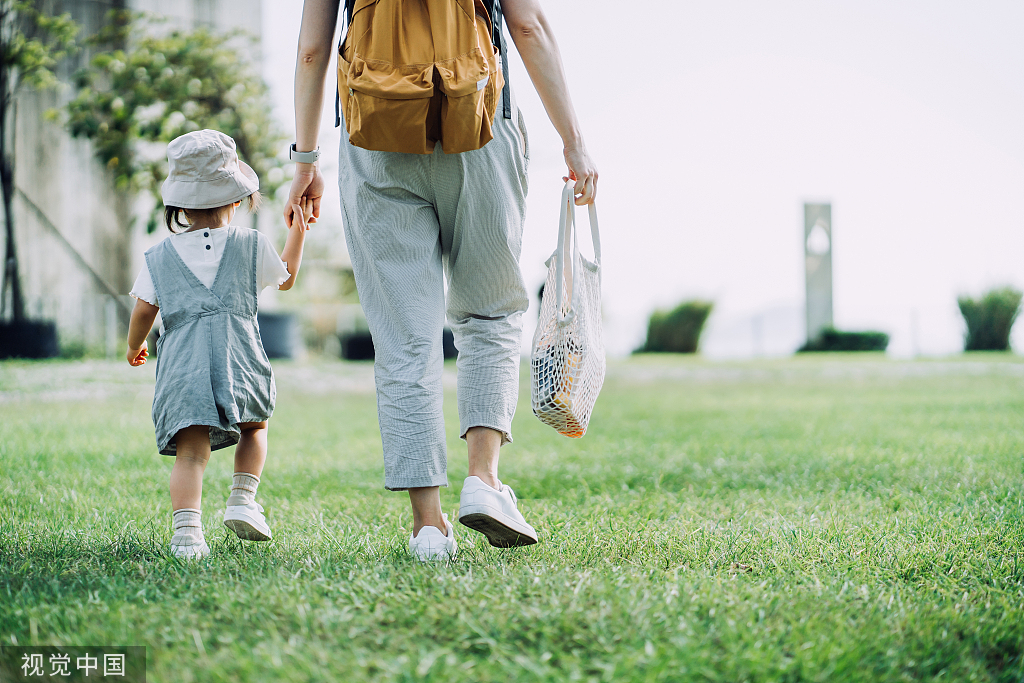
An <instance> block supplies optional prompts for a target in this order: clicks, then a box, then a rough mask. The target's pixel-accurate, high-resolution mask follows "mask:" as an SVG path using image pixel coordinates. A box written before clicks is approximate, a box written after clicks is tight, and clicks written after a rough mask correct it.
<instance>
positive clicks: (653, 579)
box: [0, 355, 1024, 683]
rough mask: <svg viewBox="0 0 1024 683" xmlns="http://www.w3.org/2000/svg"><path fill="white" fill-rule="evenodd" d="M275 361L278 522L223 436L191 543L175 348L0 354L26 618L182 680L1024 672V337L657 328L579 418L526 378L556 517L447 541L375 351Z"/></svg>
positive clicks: (0, 609)
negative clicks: (161, 354)
mask: <svg viewBox="0 0 1024 683" xmlns="http://www.w3.org/2000/svg"><path fill="white" fill-rule="evenodd" d="M276 371H277V374H278V380H279V385H280V395H279V399H278V407H277V412H276V413H275V415H274V418H273V420H272V421H271V430H270V456H269V458H268V461H267V467H266V470H265V473H264V481H263V484H262V485H261V487H260V497H259V500H261V501H262V503H263V505H264V506H265V507H266V509H267V514H268V519H269V521H270V523H271V526H272V528H273V530H274V540H273V541H272V542H270V543H267V544H254V543H248V544H243V543H241V542H239V541H237V540H236V539H235V538H234V537H233V535H231V534H230V533H229V532H228V531H227V530H226V529H225V528H224V527H223V526H222V525H221V523H220V516H219V515H220V514H221V510H222V509H223V505H224V501H225V499H226V497H227V494H228V487H229V484H230V474H231V469H232V468H231V457H230V453H231V451H230V450H225V451H219V452H218V453H215V454H214V456H213V458H212V460H211V464H210V467H209V469H208V471H207V475H206V480H205V487H206V488H205V492H204V502H203V510H204V518H205V523H206V528H207V539H208V541H209V543H210V546H211V549H212V551H213V554H212V556H211V557H210V558H209V559H208V560H205V561H202V562H199V563H198V564H184V563H181V562H179V561H177V560H175V559H174V558H172V557H169V556H168V554H167V544H168V541H169V538H170V528H169V526H170V525H169V522H170V500H169V497H168V494H167V478H168V474H169V472H170V466H171V459H170V458H166V457H163V456H159V455H157V454H156V451H155V447H154V440H153V432H152V425H151V422H150V417H149V402H150V400H151V395H152V390H151V383H152V377H153V375H152V367H151V365H148V366H146V368H144V369H140V370H132V369H131V368H128V367H127V365H125V364H124V363H113V362H110V363H107V362H98V361H92V362H85V363H63V362H62V363H37V364H31V363H5V364H0V642H2V643H3V644H8V645H9V644H22V645H28V644H38V645H49V644H63V645H103V644H112V645H145V646H147V647H148V657H149V665H148V666H149V680H150V681H174V682H178V681H193V680H194V681H222V680H223V681H242V680H253V681H306V680H336V681H421V680H422V681H428V680H429V681H446V682H447V681H502V682H504V683H511V682H517V681H563V680H597V681H663V680H664V681H688V680H693V681H705V680H708V681H729V682H738V681H903V680H907V681H916V680H976V681H1020V680H1024V557H1022V556H1021V552H1022V545H1024V500H1022V499H1024V496H1022V492H1024V473H1022V472H1024V470H1022V458H1024V360H1021V359H1018V358H1015V357H1010V356H998V355H997V356H985V355H979V356H965V357H963V358H957V359H952V360H946V361H916V362H911V361H907V362H902V361H893V360H887V359H885V358H883V357H881V356H871V355H868V356H862V357H856V356H818V357H801V358H794V359H787V360H779V361H758V362H744V363H739V362H737V363H713V362H708V361H702V360H699V359H687V358H678V357H666V356H662V357H643V358H635V359H631V360H628V361H619V362H615V363H613V364H612V365H611V367H610V368H609V377H608V380H607V383H606V384H605V388H604V391H603V393H602V395H601V398H600V400H599V402H598V406H597V409H596V411H595V413H594V417H593V421H592V423H591V427H590V432H589V433H588V434H587V436H586V438H584V439H583V440H569V439H565V438H562V437H560V436H557V435H556V434H555V433H554V432H553V431H551V430H550V429H548V428H547V427H544V426H543V425H541V424H540V423H539V422H538V421H537V420H536V419H535V418H534V417H533V416H532V415H531V413H530V409H529V394H528V392H527V393H524V396H523V398H522V399H521V401H520V410H519V415H518V417H517V419H516V423H515V444H513V445H511V446H508V447H506V448H505V449H503V456H502V457H503V460H502V468H501V476H502V479H503V480H504V481H506V482H507V483H509V484H511V485H512V486H513V487H514V488H515V490H516V493H517V494H518V495H519V499H520V505H521V507H522V509H523V510H524V512H525V514H526V516H527V519H528V520H529V521H531V522H532V523H533V524H534V526H536V527H537V530H538V532H539V533H540V543H539V544H538V545H536V546H532V547H529V548H525V549H518V550H499V549H495V548H491V547H490V546H488V545H487V544H486V542H482V537H480V536H477V535H476V534H474V533H473V532H471V531H469V530H467V529H465V528H464V527H460V526H458V525H456V535H457V536H458V540H459V544H460V555H459V557H458V559H457V560H456V561H455V562H453V563H451V564H450V565H442V566H421V565H420V564H419V563H417V562H415V561H413V560H411V559H410V558H409V557H408V556H407V555H406V543H407V541H408V536H409V532H410V527H411V519H410V514H409V510H408V502H407V500H408V499H407V496H405V495H404V494H400V493H391V492H388V491H385V490H384V489H383V487H382V482H383V472H382V464H381V458H380V437H379V434H378V432H377V422H376V411H375V399H374V396H373V392H372V375H371V369H370V367H369V366H366V365H351V364H343V363H340V362H325V361H324V362H315V363H309V364H280V365H278V366H277V367H276ZM446 376H448V378H449V379H451V378H452V377H453V376H454V369H453V368H449V370H448V371H447V374H446ZM449 383H450V382H449ZM523 387H524V388H525V389H528V384H527V383H525V382H524V384H523ZM449 398H450V399H451V400H448V401H447V407H448V411H449V413H448V414H449V418H450V419H449V426H450V430H449V434H450V461H451V462H450V473H449V474H450V479H451V483H452V486H451V487H450V488H448V489H443V490H442V501H443V503H444V506H445V509H446V511H448V512H449V514H450V515H454V514H455V512H456V508H457V507H458V493H459V489H460V486H461V482H462V479H463V477H464V476H465V472H466V459H465V447H464V445H463V444H462V443H461V442H460V441H459V440H458V438H457V434H456V432H455V430H456V426H457V424H458V421H457V419H456V415H455V412H454V408H455V402H454V400H453V399H454V390H452V395H451V396H450V397H449Z"/></svg>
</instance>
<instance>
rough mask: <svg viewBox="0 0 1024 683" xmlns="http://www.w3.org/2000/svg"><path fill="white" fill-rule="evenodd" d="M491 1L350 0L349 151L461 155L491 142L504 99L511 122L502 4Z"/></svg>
mask: <svg viewBox="0 0 1024 683" xmlns="http://www.w3.org/2000/svg"><path fill="white" fill-rule="evenodd" d="M486 2H488V3H489V4H490V7H487V6H485V5H484V4H483V3H484V0H346V3H345V11H346V14H347V17H346V18H347V20H348V31H347V33H346V34H345V37H344V38H343V39H342V41H341V44H340V45H339V46H338V94H339V97H338V104H339V106H340V107H341V111H342V112H343V113H344V115H345V127H346V129H347V131H348V136H349V141H350V142H351V143H352V144H353V145H355V146H357V147H362V148H364V149H371V150H376V151H382V152H407V153H411V154H430V153H432V152H433V151H434V144H435V143H436V142H438V141H440V143H441V148H442V149H443V150H444V152H445V153H446V154H455V153H458V152H467V151H470V150H474V149H480V148H481V147H483V146H484V145H485V144H487V143H488V142H489V141H490V140H491V139H492V138H493V135H492V133H491V126H492V125H493V123H494V116H495V110H496V108H497V104H498V100H499V96H500V98H501V99H502V103H503V107H502V114H503V115H504V116H505V117H506V118H511V115H512V114H511V102H510V97H509V92H508V88H507V87H505V84H506V78H505V74H507V72H508V58H507V55H506V54H505V41H504V37H503V35H502V31H501V4H500V0H486ZM499 59H500V61H501V64H500V67H499V63H498V61H499ZM503 72H504V73H503ZM499 93H500V95H499ZM339 118H340V117H339Z"/></svg>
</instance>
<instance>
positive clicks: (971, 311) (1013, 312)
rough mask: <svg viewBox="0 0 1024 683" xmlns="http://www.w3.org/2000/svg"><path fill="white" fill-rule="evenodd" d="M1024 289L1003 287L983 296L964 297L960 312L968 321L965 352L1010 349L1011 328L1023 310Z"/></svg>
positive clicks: (959, 302)
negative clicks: (1021, 305)
mask: <svg viewBox="0 0 1024 683" xmlns="http://www.w3.org/2000/svg"><path fill="white" fill-rule="evenodd" d="M1020 301H1021V292H1020V291H1018V290H1016V289H1014V288H1013V287H1003V288H1001V289H993V290H991V291H989V292H987V293H986V294H985V295H984V296H982V297H981V298H980V299H972V298H971V297H969V296H961V297H959V298H958V299H957V303H958V304H959V305H960V313H961V314H963V316H964V322H966V323H967V336H966V338H965V339H964V351H1007V350H1009V348H1010V329H1011V328H1012V327H1013V322H1014V321H1015V320H1016V319H1017V313H1018V311H1020Z"/></svg>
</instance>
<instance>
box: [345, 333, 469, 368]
mask: <svg viewBox="0 0 1024 683" xmlns="http://www.w3.org/2000/svg"><path fill="white" fill-rule="evenodd" d="M338 340H339V341H340V342H341V357H342V358H344V359H345V360H373V355H374V351H373V337H371V336H370V333H369V332H366V331H363V330H357V331H354V332H346V333H345V334H339V335H338ZM441 349H442V353H443V354H444V358H445V360H449V359H451V358H458V357H459V351H458V349H456V348H455V335H453V334H452V331H451V330H450V329H448V328H447V327H446V328H444V330H443V331H442V332H441Z"/></svg>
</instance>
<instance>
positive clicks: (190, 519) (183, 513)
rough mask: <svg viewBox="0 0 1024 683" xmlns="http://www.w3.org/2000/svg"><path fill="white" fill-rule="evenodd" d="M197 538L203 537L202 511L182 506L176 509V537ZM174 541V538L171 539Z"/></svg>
mask: <svg viewBox="0 0 1024 683" xmlns="http://www.w3.org/2000/svg"><path fill="white" fill-rule="evenodd" d="M186 537H187V538H192V539H195V540H197V541H198V540H201V539H203V538H204V537H203V521H202V513H201V512H200V511H199V510H196V509H195V508H182V509H180V510H175V511H174V538H176V539H179V540H183V539H185V538H186ZM171 541H172V543H173V542H174V539H171Z"/></svg>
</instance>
